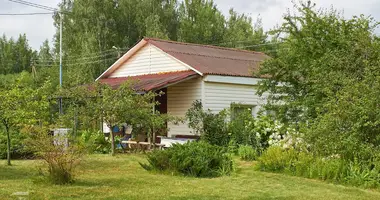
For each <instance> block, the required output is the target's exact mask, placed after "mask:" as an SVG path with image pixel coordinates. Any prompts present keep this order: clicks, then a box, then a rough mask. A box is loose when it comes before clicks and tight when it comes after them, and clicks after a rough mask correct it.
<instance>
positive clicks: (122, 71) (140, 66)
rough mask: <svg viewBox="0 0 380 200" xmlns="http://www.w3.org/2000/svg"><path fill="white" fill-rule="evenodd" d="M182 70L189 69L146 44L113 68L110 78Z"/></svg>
mask: <svg viewBox="0 0 380 200" xmlns="http://www.w3.org/2000/svg"><path fill="white" fill-rule="evenodd" d="M183 70H189V68H188V67H187V66H185V65H183V64H182V63H180V62H178V61H176V60H175V59H173V58H171V57H169V56H168V55H167V54H166V53H164V52H163V51H161V50H160V49H158V48H157V47H155V46H153V45H150V44H147V45H145V46H144V47H142V48H141V49H140V50H139V51H137V52H136V54H135V55H133V56H132V57H131V58H130V59H128V60H127V61H126V62H125V63H124V64H122V66H120V67H119V68H118V69H117V70H115V71H114V72H113V73H112V74H111V75H110V78H116V77H126V76H137V75H143V74H155V73H161V72H172V71H183Z"/></svg>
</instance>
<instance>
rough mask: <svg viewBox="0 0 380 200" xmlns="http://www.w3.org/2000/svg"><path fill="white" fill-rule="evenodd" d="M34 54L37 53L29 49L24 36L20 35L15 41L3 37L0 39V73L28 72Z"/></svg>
mask: <svg viewBox="0 0 380 200" xmlns="http://www.w3.org/2000/svg"><path fill="white" fill-rule="evenodd" d="M36 54H37V52H36V51H33V50H32V49H31V48H30V46H29V44H28V40H27V39H26V35H25V34H23V35H20V36H19V37H18V39H17V40H16V41H15V40H14V39H13V38H10V39H7V37H6V36H5V35H3V37H2V38H0V73H1V74H10V73H20V72H22V71H24V70H29V71H30V66H31V61H32V60H33V58H35V56H36Z"/></svg>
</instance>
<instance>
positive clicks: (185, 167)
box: [141, 141, 233, 177]
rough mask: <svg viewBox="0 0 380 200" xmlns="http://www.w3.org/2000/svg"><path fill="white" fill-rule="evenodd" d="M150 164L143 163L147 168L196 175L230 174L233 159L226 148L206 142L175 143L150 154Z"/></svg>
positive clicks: (214, 175)
mask: <svg viewBox="0 0 380 200" xmlns="http://www.w3.org/2000/svg"><path fill="white" fill-rule="evenodd" d="M147 159H148V162H149V164H141V166H142V167H143V168H145V169H147V170H158V171H167V172H174V173H179V174H182V175H185V176H194V177H216V176H221V175H229V174H230V173H231V172H232V171H233V161H232V159H231V157H230V156H229V155H228V154H227V153H226V151H225V149H223V148H221V147H218V146H214V145H211V144H208V143H206V142H202V141H201V142H188V143H186V144H183V145H182V144H173V146H172V147H171V148H169V149H166V150H156V151H153V152H152V153H150V154H148V158H147Z"/></svg>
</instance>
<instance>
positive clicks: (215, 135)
mask: <svg viewBox="0 0 380 200" xmlns="http://www.w3.org/2000/svg"><path fill="white" fill-rule="evenodd" d="M226 117H227V113H226V111H222V112H220V113H217V114H214V113H212V112H211V111H210V110H207V111H205V110H203V105H202V102H201V101H199V100H196V101H194V102H193V104H192V106H191V107H190V108H189V109H188V111H187V112H186V119H187V120H188V126H189V127H190V128H192V129H193V130H194V131H195V134H197V135H200V136H201V138H202V139H203V140H205V141H207V142H208V143H210V144H213V145H218V146H227V145H228V143H229V140H230V139H229V135H228V133H227V123H226Z"/></svg>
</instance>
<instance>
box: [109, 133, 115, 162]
mask: <svg viewBox="0 0 380 200" xmlns="http://www.w3.org/2000/svg"><path fill="white" fill-rule="evenodd" d="M110 134H111V155H112V156H114V155H115V136H114V134H113V130H112V128H111V133H110Z"/></svg>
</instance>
